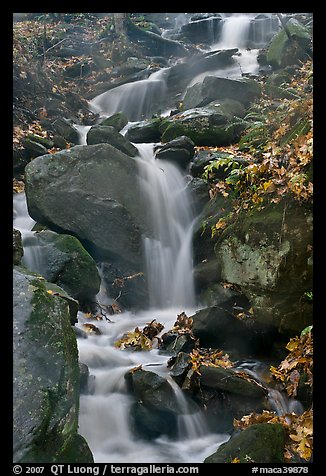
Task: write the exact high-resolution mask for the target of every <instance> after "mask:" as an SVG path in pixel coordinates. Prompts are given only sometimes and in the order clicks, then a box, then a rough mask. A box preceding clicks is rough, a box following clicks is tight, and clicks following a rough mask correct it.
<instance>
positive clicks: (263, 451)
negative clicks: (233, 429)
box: [204, 423, 285, 463]
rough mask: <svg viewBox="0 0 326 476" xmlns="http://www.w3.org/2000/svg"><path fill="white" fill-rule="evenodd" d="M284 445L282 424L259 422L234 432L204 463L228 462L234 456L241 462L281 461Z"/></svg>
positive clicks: (282, 460)
mask: <svg viewBox="0 0 326 476" xmlns="http://www.w3.org/2000/svg"><path fill="white" fill-rule="evenodd" d="M284 446H285V431H284V428H283V427H282V425H280V424H279V423H274V424H269V423H260V424H256V425H251V426H249V427H248V428H246V429H245V430H243V431H241V432H240V433H237V434H235V435H234V436H233V437H232V438H231V439H230V440H229V441H228V442H227V443H223V444H222V445H221V446H220V447H219V448H218V450H217V451H216V452H215V453H213V454H212V455H210V456H208V457H207V458H206V459H205V460H204V463H230V462H231V461H232V460H233V459H235V458H238V459H239V460H240V462H241V463H245V462H248V461H251V462H254V463H283V462H284V457H283V453H284Z"/></svg>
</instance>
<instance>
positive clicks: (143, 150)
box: [137, 144, 195, 308]
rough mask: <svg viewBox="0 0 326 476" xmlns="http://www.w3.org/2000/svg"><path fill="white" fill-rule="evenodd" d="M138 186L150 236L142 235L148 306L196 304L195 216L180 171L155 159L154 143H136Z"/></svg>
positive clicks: (167, 163) (188, 305)
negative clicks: (193, 253)
mask: <svg viewBox="0 0 326 476" xmlns="http://www.w3.org/2000/svg"><path fill="white" fill-rule="evenodd" d="M137 146H138V150H139V158H138V160H137V163H138V167H139V181H140V189H141V190H142V192H143V197H142V199H143V202H144V206H145V207H146V208H147V210H148V222H149V225H150V226H151V227H152V229H153V236H146V237H144V255H145V260H146V269H147V280H148V283H149V297H150V304H151V307H154V308H155V307H158V308H162V307H169V306H177V305H178V306H180V308H183V307H186V306H187V307H193V306H194V304H195V291H194V280H193V273H192V268H193V264H192V231H193V224H194V215H193V213H192V210H191V208H190V206H189V203H190V202H189V197H188V193H187V190H186V184H185V181H184V177H183V175H182V173H181V171H180V170H179V169H178V167H177V166H176V165H174V164H173V163H170V162H168V161H166V160H165V161H160V160H155V157H154V153H153V144H138V145H137Z"/></svg>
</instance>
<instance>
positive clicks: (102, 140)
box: [87, 124, 138, 157]
mask: <svg viewBox="0 0 326 476" xmlns="http://www.w3.org/2000/svg"><path fill="white" fill-rule="evenodd" d="M87 144H88V145H94V144H111V145H112V146H113V147H115V148H116V149H118V150H121V152H123V153H124V154H127V155H130V156H131V157H135V156H136V155H138V149H136V147H135V146H134V145H132V144H131V143H130V142H129V141H128V140H127V139H126V138H125V137H124V136H123V135H122V134H120V133H119V132H118V131H117V130H116V129H115V128H114V127H112V126H103V125H102V124H100V125H96V126H92V127H91V128H90V130H89V131H88V134H87Z"/></svg>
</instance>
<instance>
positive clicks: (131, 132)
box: [125, 118, 162, 143]
mask: <svg viewBox="0 0 326 476" xmlns="http://www.w3.org/2000/svg"><path fill="white" fill-rule="evenodd" d="M161 123H162V120H161V118H154V119H147V120H145V121H140V122H137V123H136V124H134V125H133V126H131V127H129V129H128V130H127V132H126V135H125V137H126V138H127V139H128V140H130V141H131V142H135V143H142V142H159V141H160V139H161V132H160V125H161Z"/></svg>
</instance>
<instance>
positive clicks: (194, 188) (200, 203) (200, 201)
mask: <svg viewBox="0 0 326 476" xmlns="http://www.w3.org/2000/svg"><path fill="white" fill-rule="evenodd" d="M187 189H188V190H189V197H190V205H191V207H192V208H193V209H194V210H195V214H196V215H198V214H199V213H201V211H202V209H203V208H204V206H205V205H206V204H207V202H208V201H209V185H208V183H207V182H206V181H205V180H203V179H200V178H196V177H193V178H192V179H191V180H190V181H189V182H188V183H187Z"/></svg>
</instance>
